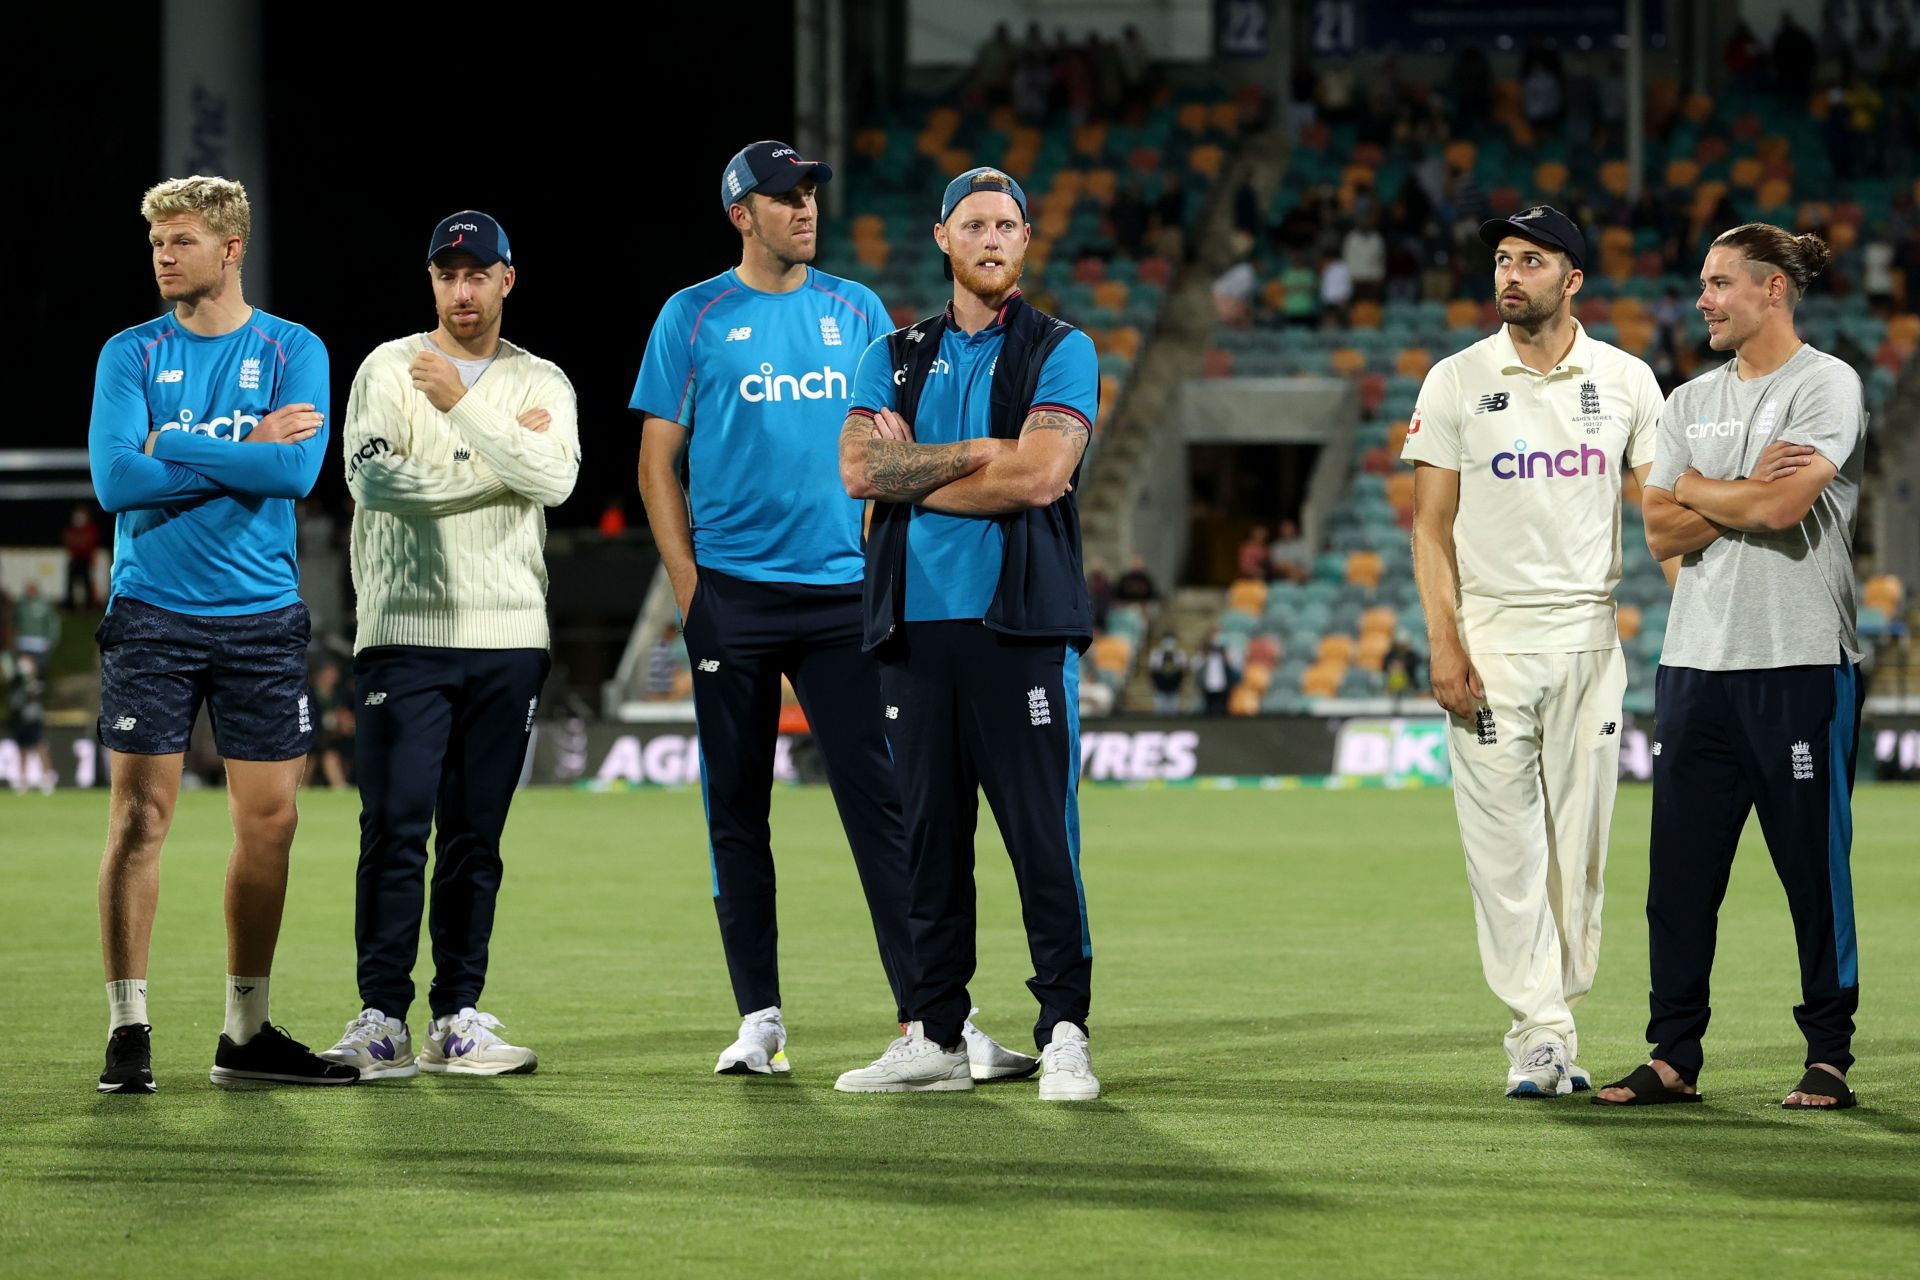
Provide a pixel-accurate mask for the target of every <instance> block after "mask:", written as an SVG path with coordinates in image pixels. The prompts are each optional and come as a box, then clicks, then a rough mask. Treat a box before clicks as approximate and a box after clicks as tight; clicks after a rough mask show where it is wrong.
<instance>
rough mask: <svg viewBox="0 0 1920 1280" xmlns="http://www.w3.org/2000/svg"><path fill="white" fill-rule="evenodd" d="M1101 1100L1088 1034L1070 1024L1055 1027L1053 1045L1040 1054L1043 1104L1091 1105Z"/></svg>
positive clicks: (1065, 1023)
mask: <svg viewBox="0 0 1920 1280" xmlns="http://www.w3.org/2000/svg"><path fill="white" fill-rule="evenodd" d="M1099 1096H1100V1082H1099V1081H1098V1080H1096V1079H1094V1076H1093V1054H1092V1052H1091V1051H1090V1050H1089V1049H1088V1047H1087V1033H1086V1032H1084V1031H1082V1030H1081V1029H1080V1028H1079V1027H1076V1026H1074V1025H1073V1024H1072V1023H1071V1022H1056V1023H1054V1024H1053V1043H1051V1044H1049V1045H1048V1046H1047V1047H1046V1048H1044V1049H1042V1050H1041V1051H1040V1100H1041V1101H1042V1102H1090V1101H1092V1100H1093V1099H1095V1098H1097V1097H1099Z"/></svg>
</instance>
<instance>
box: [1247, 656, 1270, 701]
mask: <svg viewBox="0 0 1920 1280" xmlns="http://www.w3.org/2000/svg"><path fill="white" fill-rule="evenodd" d="M1240 687H1241V688H1242V689H1251V690H1253V691H1254V692H1255V693H1265V692H1266V691H1267V690H1269V689H1271V688H1273V664H1271V663H1267V662H1255V661H1253V660H1252V658H1248V660H1247V669H1246V670H1245V671H1243V672H1241V673H1240Z"/></svg>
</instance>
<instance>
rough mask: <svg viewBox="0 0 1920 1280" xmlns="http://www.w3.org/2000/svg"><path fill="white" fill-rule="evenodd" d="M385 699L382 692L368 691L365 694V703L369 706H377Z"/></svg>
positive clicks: (385, 696)
mask: <svg viewBox="0 0 1920 1280" xmlns="http://www.w3.org/2000/svg"><path fill="white" fill-rule="evenodd" d="M386 700H387V695H386V694H384V693H370V694H368V695H367V705H368V706H370V707H377V706H379V705H380V704H381V703H383V702H385V701H386Z"/></svg>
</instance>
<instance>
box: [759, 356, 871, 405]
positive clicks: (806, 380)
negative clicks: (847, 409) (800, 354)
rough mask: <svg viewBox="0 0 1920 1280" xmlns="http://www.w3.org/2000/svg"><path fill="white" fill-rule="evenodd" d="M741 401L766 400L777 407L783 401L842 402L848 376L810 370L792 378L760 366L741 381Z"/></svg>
mask: <svg viewBox="0 0 1920 1280" xmlns="http://www.w3.org/2000/svg"><path fill="white" fill-rule="evenodd" d="M836 388H838V389H837V390H836ZM740 398H741V399H742V400H745V401H747V402H748V403H750V404H760V403H761V402H763V401H769V400H770V401H773V402H774V403H776V404H777V403H779V402H780V401H782V400H845V399H846V398H847V375H846V374H844V373H841V372H840V371H839V370H838V369H835V368H832V367H831V366H828V367H826V368H821V369H809V370H808V371H807V372H805V373H803V374H801V375H800V376H799V377H795V376H794V375H793V374H791V373H775V372H774V371H773V366H772V365H771V364H763V365H761V366H760V372H759V373H750V374H748V375H747V376H746V377H744V378H742V379H740Z"/></svg>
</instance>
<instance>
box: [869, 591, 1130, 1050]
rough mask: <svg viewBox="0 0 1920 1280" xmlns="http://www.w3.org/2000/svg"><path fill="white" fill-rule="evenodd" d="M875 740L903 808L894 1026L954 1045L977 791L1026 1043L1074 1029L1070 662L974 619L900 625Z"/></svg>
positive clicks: (1058, 652) (1084, 983)
mask: <svg viewBox="0 0 1920 1280" xmlns="http://www.w3.org/2000/svg"><path fill="white" fill-rule="evenodd" d="M879 657H880V660H881V662H880V686H881V689H882V691H883V692H884V693H885V695H886V702H887V706H886V712H885V715H886V732H887V741H888V742H889V743H890V744H891V746H892V749H893V759H894V765H895V768H896V769H898V770H899V774H900V792H901V796H902V799H903V802H904V804H905V806H906V819H907V848H908V850H909V866H910V876H911V880H912V887H911V905H910V907H909V909H908V916H907V920H908V930H909V932H910V933H911V935H912V940H913V958H914V982H913V987H912V990H911V992H910V994H909V996H908V999H907V1010H908V1016H909V1017H910V1018H912V1019H916V1020H918V1021H920V1022H922V1023H923V1024H924V1032H925V1034H926V1036H927V1038H928V1039H930V1040H933V1041H934V1042H935V1043H938V1044H943V1045H951V1044H954V1043H956V1042H958V1041H959V1039H960V1027H961V1023H962V1022H964V1021H965V1020H966V1017H967V1012H968V1009H969V1008H970V1007H971V1006H970V1001H969V998H968V995H967V983H968V981H969V980H970V979H971V978H972V977H973V971H974V929H975V912H974V884H973V863H974V849H973V836H974V829H975V827H976V826H977V824H978V821H979V809H980V801H979V793H980V791H982V790H984V791H985V792H986V795H987V803H988V804H989V805H991V806H992V807H993V816H994V819H995V821H997V822H998V823H999V826H1000V835H1001V839H1002V840H1003V841H1004V843H1005V844H1006V846H1007V853H1008V855H1009V856H1010V857H1011V858H1012V859H1013V874H1014V880H1015V882H1016V883H1017V884H1018V886H1019V890H1020V911H1021V916H1022V918H1023V920H1024V921H1025V924H1026V930H1027V949H1028V952H1029V953H1030V955H1031V957H1032V960H1033V975H1034V976H1033V977H1032V978H1031V979H1029V980H1028V982H1027V987H1028V989H1030V990H1031V991H1032V992H1033V994H1034V997H1035V998H1036V999H1037V1000H1039V1001H1040V1017H1039V1020H1038V1022H1037V1023H1036V1024H1035V1026H1034V1032H1033V1038H1034V1043H1035V1044H1037V1045H1039V1046H1040V1047H1041V1048H1045V1047H1046V1045H1047V1044H1048V1042H1049V1041H1050V1040H1051V1039H1052V1036H1053V1028H1054V1024H1055V1023H1058V1022H1063V1021H1064V1022H1072V1023H1075V1024H1077V1025H1078V1026H1079V1027H1080V1028H1081V1030H1083V1031H1084V1030H1086V1028H1087V1012H1088V1009H1089V1006H1090V1005H1091V1003H1092V998H1093V995H1092V991H1093V986H1092V977H1093V943H1092V940H1091V938H1090V936H1089V934H1088V931H1087V905H1086V894H1085V892H1084V890H1083V889H1082V886H1081V881H1080V803H1079V796H1078V790H1079V783H1080V656H1079V654H1078V653H1076V652H1074V650H1073V649H1072V648H1070V647H1069V646H1067V645H1066V644H1063V643H1061V642H1060V641H1057V640H1044V641H1038V640H1024V639H1019V638H1016V637H1012V636H1006V635H1002V634H1000V633H998V632H995V631H991V630H989V629H988V628H987V627H986V626H984V625H983V624H981V623H980V622H977V621H975V622H909V623H906V624H904V625H903V626H901V627H900V628H899V629H898V631H897V632H896V633H895V635H894V637H893V639H891V640H889V641H888V642H887V644H886V645H884V646H883V647H882V648H881V649H880V650H879Z"/></svg>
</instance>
